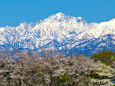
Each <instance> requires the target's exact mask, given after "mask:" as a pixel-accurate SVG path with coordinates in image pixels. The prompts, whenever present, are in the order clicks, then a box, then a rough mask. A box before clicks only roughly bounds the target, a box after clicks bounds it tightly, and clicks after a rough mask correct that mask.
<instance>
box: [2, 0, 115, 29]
mask: <svg viewBox="0 0 115 86" xmlns="http://www.w3.org/2000/svg"><path fill="white" fill-rule="evenodd" d="M58 12H62V13H64V14H65V15H70V16H75V17H79V16H81V17H82V18H83V19H84V20H86V21H88V22H102V21H108V20H111V19H112V18H115V0H0V27H1V26H2V27H3V26H6V25H8V26H17V25H19V24H20V23H22V22H28V23H30V22H37V21H39V20H43V19H45V18H47V17H48V16H50V15H52V14H56V13H58Z"/></svg>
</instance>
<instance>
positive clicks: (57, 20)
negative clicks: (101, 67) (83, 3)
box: [0, 12, 115, 55]
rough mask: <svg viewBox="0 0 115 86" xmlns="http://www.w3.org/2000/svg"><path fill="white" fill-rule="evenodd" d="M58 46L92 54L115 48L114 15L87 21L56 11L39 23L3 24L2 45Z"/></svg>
mask: <svg viewBox="0 0 115 86" xmlns="http://www.w3.org/2000/svg"><path fill="white" fill-rule="evenodd" d="M16 48H19V49H29V50H41V49H55V50H57V51H60V52H65V53H66V54H68V55H70V54H73V53H74V54H75V53H76V54H86V55H91V54H93V53H95V52H98V51H101V50H115V19H112V20H110V21H107V22H101V23H87V22H86V21H84V20H83V19H82V18H81V17H71V16H65V15H64V14H63V13H61V12H60V13H57V14H56V15H52V16H50V17H48V18H47V19H45V20H43V21H40V22H37V23H30V24H27V23H22V24H20V25H19V26H17V27H9V26H6V27H1V28H0V49H1V50H5V49H6V50H9V49H16Z"/></svg>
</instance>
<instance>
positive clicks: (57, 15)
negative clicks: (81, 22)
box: [55, 12, 65, 18]
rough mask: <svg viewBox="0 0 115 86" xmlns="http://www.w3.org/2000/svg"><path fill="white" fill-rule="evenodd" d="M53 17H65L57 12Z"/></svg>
mask: <svg viewBox="0 0 115 86" xmlns="http://www.w3.org/2000/svg"><path fill="white" fill-rule="evenodd" d="M55 16H56V17H58V18H61V17H64V16H65V15H64V14H63V13H61V12H59V13H57V14H56V15H55Z"/></svg>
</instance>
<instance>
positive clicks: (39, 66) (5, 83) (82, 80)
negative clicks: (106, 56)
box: [0, 50, 115, 86]
mask: <svg viewBox="0 0 115 86" xmlns="http://www.w3.org/2000/svg"><path fill="white" fill-rule="evenodd" d="M0 56H1V58H0V86H114V85H115V84H114V83H112V80H113V81H114V79H115V68H112V67H111V66H106V65H105V64H102V63H101V62H100V61H98V62H94V61H93V60H92V59H89V58H86V57H85V56H83V55H81V56H65V55H64V54H61V53H59V54H55V55H53V54H52V55H51V56H50V57H49V56H48V55H47V54H46V55H44V56H43V57H42V58H41V57H40V56H38V55H37V54H36V53H35V52H28V51H26V50H24V51H16V52H15V53H13V52H9V53H6V52H1V53H0Z"/></svg>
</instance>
